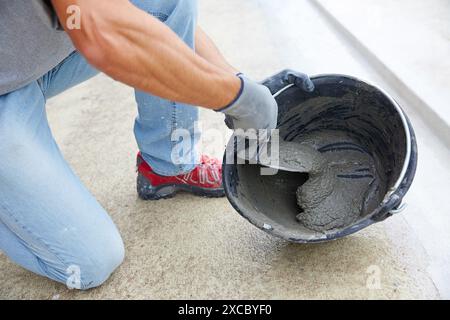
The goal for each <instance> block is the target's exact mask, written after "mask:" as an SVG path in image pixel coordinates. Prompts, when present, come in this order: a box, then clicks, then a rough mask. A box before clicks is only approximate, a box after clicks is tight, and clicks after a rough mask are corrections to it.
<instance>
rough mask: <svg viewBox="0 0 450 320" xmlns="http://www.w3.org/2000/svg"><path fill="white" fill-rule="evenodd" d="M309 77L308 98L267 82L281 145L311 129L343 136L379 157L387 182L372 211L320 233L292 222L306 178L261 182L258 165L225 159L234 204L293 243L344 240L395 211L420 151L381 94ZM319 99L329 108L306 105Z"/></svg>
mask: <svg viewBox="0 0 450 320" xmlns="http://www.w3.org/2000/svg"><path fill="white" fill-rule="evenodd" d="M311 79H312V80H313V82H314V85H315V87H316V89H315V90H314V92H312V93H307V92H304V91H302V90H301V89H299V88H297V87H295V86H293V85H286V84H283V81H280V79H277V76H274V77H272V78H270V79H268V80H266V83H268V84H270V83H271V84H272V86H269V88H270V89H271V91H272V93H273V94H274V96H275V97H276V100H277V102H278V105H279V115H278V129H279V130H280V139H283V140H285V141H294V142H301V141H302V137H304V136H305V135H306V134H307V133H309V132H311V130H320V129H323V128H326V129H327V130H335V131H345V132H346V133H347V134H351V135H352V136H353V138H355V139H358V140H359V141H361V142H362V143H364V145H366V146H367V149H368V151H369V152H370V153H371V154H373V155H374V156H375V157H377V159H378V161H379V162H380V164H381V165H380V167H381V168H382V172H381V174H382V175H383V176H384V179H383V181H385V183H384V184H383V185H382V188H383V192H382V195H383V196H382V197H381V198H380V199H379V205H378V206H377V207H376V208H375V209H372V210H370V212H362V213H361V215H360V217H359V218H358V219H357V220H356V221H355V222H354V223H352V224H350V225H348V226H346V227H345V228H339V229H332V230H327V231H326V232H318V231H314V230H310V229H308V228H306V227H305V226H302V225H301V224H300V223H298V221H296V220H295V219H296V218H295V217H296V215H297V214H298V210H299V208H298V205H297V203H296V199H295V192H296V189H297V188H298V186H299V184H301V183H304V182H306V181H307V179H308V175H307V174H304V173H292V172H285V171H280V172H279V173H278V174H276V175H273V176H263V175H261V174H260V170H259V169H260V168H259V166H258V165H251V164H234V163H233V164H229V163H226V157H224V166H223V183H224V188H225V192H226V195H227V197H228V200H229V201H230V203H231V204H232V206H233V207H234V208H235V209H236V210H237V211H238V212H239V214H241V215H242V216H243V217H244V218H246V219H247V220H248V221H249V222H251V223H252V224H253V225H255V226H256V227H258V228H260V229H262V230H264V231H266V232H268V233H270V234H272V235H274V236H277V237H280V238H282V239H285V240H288V241H292V242H298V243H303V242H322V241H328V240H334V239H338V238H342V237H344V236H347V235H349V234H352V233H355V232H357V231H359V230H361V229H363V228H365V227H367V226H369V225H371V224H373V223H376V222H379V221H382V220H384V219H386V218H387V217H389V216H391V215H392V214H394V213H396V212H398V211H400V209H401V208H402V199H403V197H404V196H405V194H406V192H407V191H408V189H409V187H410V185H411V183H412V181H413V178H414V175H415V171H416V166H417V145H416V140H415V135H414V131H413V128H412V126H411V123H410V122H409V120H408V118H407V116H406V114H405V113H404V111H403V110H402V109H401V107H400V106H399V105H398V103H397V102H396V101H395V100H394V99H393V98H392V97H390V96H389V95H388V94H387V93H386V92H384V91H383V90H382V89H380V88H378V87H376V86H374V85H371V84H369V83H367V82H365V81H361V80H359V79H356V78H354V77H351V76H346V75H334V74H330V75H319V76H315V77H312V78H311ZM274 83H275V85H273V84H274ZM344 96H345V97H346V98H345V99H343V97H344ZM317 97H326V98H327V99H322V100H321V99H315V100H314V101H316V100H317V101H326V103H325V102H324V103H320V102H318V103H316V104H314V103H313V104H311V103H308V101H309V102H311V101H310V100H311V99H314V98H317ZM349 97H350V99H349ZM231 143H233V142H232V141H230V144H231ZM228 148H231V145H229V146H228ZM255 186H257V187H255Z"/></svg>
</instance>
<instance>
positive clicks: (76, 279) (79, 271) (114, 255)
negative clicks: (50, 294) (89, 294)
mask: <svg viewBox="0 0 450 320" xmlns="http://www.w3.org/2000/svg"><path fill="white" fill-rule="evenodd" d="M90 255H92V253H86V255H85V256H83V257H81V258H80V261H78V262H75V263H74V264H72V265H69V266H68V267H67V270H66V273H67V279H66V285H67V286H69V287H70V288H72V289H80V290H88V289H92V288H95V287H98V286H100V285H102V284H103V283H104V282H105V281H106V280H108V278H109V277H110V276H111V274H112V273H113V272H114V271H115V270H116V269H117V268H118V267H119V266H120V265H121V264H122V262H123V260H124V257H125V250H124V246H123V243H122V241H121V240H120V241H119V242H117V243H115V244H111V246H109V248H105V250H104V253H102V254H101V255H96V256H90Z"/></svg>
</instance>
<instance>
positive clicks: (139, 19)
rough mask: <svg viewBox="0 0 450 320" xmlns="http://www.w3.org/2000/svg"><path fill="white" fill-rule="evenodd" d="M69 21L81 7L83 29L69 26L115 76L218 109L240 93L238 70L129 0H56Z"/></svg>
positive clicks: (83, 48)
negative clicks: (199, 50) (198, 50)
mask: <svg viewBox="0 0 450 320" xmlns="http://www.w3.org/2000/svg"><path fill="white" fill-rule="evenodd" d="M52 3H53V6H54V8H55V11H56V12H57V14H58V17H59V19H60V21H61V22H62V24H63V26H64V27H66V26H65V23H64V22H65V21H66V19H67V18H68V16H67V13H66V11H67V8H68V6H70V5H77V6H79V8H80V9H81V28H80V29H79V30H78V29H75V30H68V29H66V31H67V33H68V34H69V36H70V38H71V39H72V41H73V43H74V45H75V47H76V48H77V50H78V51H79V52H80V53H81V54H82V55H84V56H85V57H86V59H87V60H88V62H89V63H91V64H92V65H93V66H94V67H96V68H97V69H99V70H100V71H102V72H104V73H106V74H107V75H109V76H111V77H112V78H114V79H116V80H118V81H120V82H123V83H125V84H127V85H130V86H132V87H134V88H137V89H139V90H142V91H144V92H148V93H151V94H153V95H156V96H159V97H161V98H164V99H168V100H173V101H177V102H183V103H188V104H192V105H198V106H202V107H206V108H212V109H219V108H222V107H224V106H226V105H227V104H229V103H230V102H231V101H232V100H233V99H234V98H235V97H236V96H237V94H238V92H239V90H240V87H241V81H240V80H239V78H237V77H236V76H235V75H233V74H231V73H230V72H227V71H225V70H223V69H222V68H220V67H218V66H216V65H214V64H212V63H210V62H208V61H207V60H205V59H204V58H202V57H201V56H199V55H196V54H195V53H194V51H193V50H191V48H189V47H188V46H187V45H186V44H185V43H184V42H183V41H181V40H180V39H179V38H178V36H177V35H176V34H175V33H174V32H173V31H172V30H170V28H168V27H167V26H166V25H164V24H163V23H162V22H160V21H159V20H158V19H156V18H154V17H152V16H151V15H149V14H147V13H146V12H144V11H142V10H140V9H138V8H137V7H135V6H134V5H132V4H131V3H130V2H129V1H128V0H95V1H92V0H52Z"/></svg>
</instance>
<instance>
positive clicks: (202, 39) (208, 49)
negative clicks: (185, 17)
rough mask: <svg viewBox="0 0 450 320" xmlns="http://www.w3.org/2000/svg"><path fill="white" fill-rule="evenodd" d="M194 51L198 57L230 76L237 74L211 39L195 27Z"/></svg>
mask: <svg viewBox="0 0 450 320" xmlns="http://www.w3.org/2000/svg"><path fill="white" fill-rule="evenodd" d="M195 51H196V52H197V54H198V55H200V56H201V57H203V58H204V59H206V60H207V61H209V62H210V63H212V64H214V65H215V66H217V67H219V68H221V69H222V70H224V71H227V72H229V73H232V74H237V73H238V72H239V71H238V70H237V69H235V68H234V67H232V66H231V65H230V64H229V63H228V62H227V61H226V59H225V58H224V56H223V55H222V53H221V52H220V50H219V49H218V48H217V46H216V45H215V44H214V42H213V41H212V40H211V38H210V37H209V36H208V35H207V34H206V33H205V32H204V31H203V29H202V28H200V27H197V30H196V35H195Z"/></svg>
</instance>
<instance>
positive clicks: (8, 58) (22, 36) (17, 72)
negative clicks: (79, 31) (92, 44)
mask: <svg viewBox="0 0 450 320" xmlns="http://www.w3.org/2000/svg"><path fill="white" fill-rule="evenodd" d="M48 3H49V2H48V1H45V0H0V95H3V94H5V93H8V92H11V91H14V90H16V89H18V88H20V87H22V86H24V85H26V84H28V83H31V82H32V81H34V80H36V79H38V78H40V77H41V76H43V75H44V74H45V73H47V72H48V71H50V70H51V69H53V68H54V67H56V66H57V65H58V64H59V63H60V62H61V61H62V60H64V59H65V58H66V57H67V56H68V55H69V54H70V53H71V52H72V51H74V50H75V49H74V47H73V45H72V42H71V41H70V39H69V37H68V35H67V34H66V33H65V32H64V31H62V30H58V28H57V23H55V22H56V21H57V18H56V15H55V13H54V11H53V9H52V8H51V6H50V5H49V4H48Z"/></svg>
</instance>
